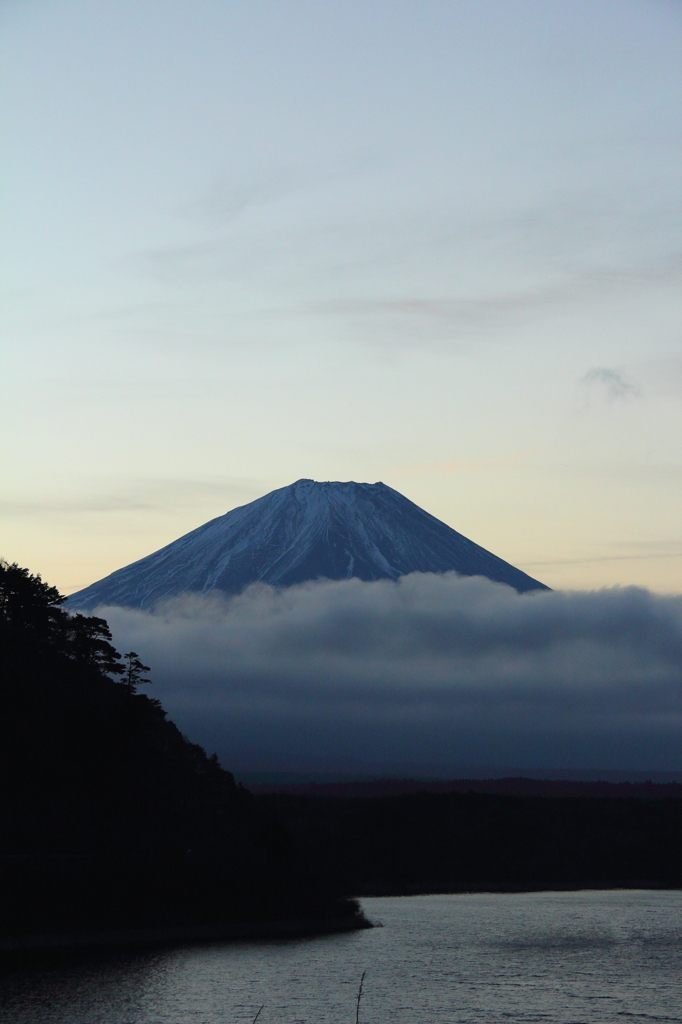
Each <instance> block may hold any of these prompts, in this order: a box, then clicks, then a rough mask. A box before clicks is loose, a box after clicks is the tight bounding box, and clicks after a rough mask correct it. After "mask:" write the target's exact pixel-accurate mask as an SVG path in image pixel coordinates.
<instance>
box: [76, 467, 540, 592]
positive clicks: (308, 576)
mask: <svg viewBox="0 0 682 1024" xmlns="http://www.w3.org/2000/svg"><path fill="white" fill-rule="evenodd" d="M450 570H454V571H456V572H459V573H461V574H462V575H464V576H487V577H488V578H489V579H491V580H496V581H498V582H500V583H507V584H509V585H510V586H512V587H515V588H516V590H518V591H519V592H522V591H526V590H535V589H546V588H545V587H544V584H542V583H538V581H537V580H534V579H532V578H531V577H530V576H527V575H526V574H525V573H524V572H522V571H521V570H520V569H516V568H514V566H512V565H509V563H508V562H504V561H503V560H502V559H501V558H497V557H496V556H495V555H492V554H491V553H490V552H489V551H486V550H485V548H482V547H480V546H479V545H478V544H475V543H474V542H473V541H470V540H467V538H466V537H463V536H462V535H461V534H459V533H457V532H456V531H455V530H453V529H451V527H449V526H447V525H446V524H445V523H443V522H441V521H440V520H439V519H436V518H435V517H434V516H432V515H429V513H428V512H425V511H424V510H423V509H421V508H419V506H418V505H415V504H414V503H413V502H411V501H409V500H408V499H407V498H405V497H403V495H402V494H400V493H399V492H398V491H394V490H393V489H392V488H391V487H387V486H386V484H383V483H375V484H364V483H355V482H353V481H348V482H346V483H341V482H338V481H327V482H317V481H315V480H297V481H296V482H295V483H293V484H290V485H289V486H288V487H281V488H279V489H278V490H276V491H271V492H270V493H269V494H266V495H264V496H263V497H262V498H257V499H256V501H252V502H250V503H249V504H248V505H242V506H241V507H240V508H235V509H232V511H231V512H228V513H226V515H223V516H219V517H218V518H217V519H212V520H211V521H210V522H208V523H205V524H204V525H203V526H200V527H199V528H198V529H196V530H192V532H191V533H187V534H185V536H184V537H180V538H179V539H178V540H176V541H173V543H171V544H168V545H167V546H166V547H163V548H161V549H160V550H159V551H156V552H154V553H153V554H151V555H147V557H146V558H142V559H140V560H139V561H137V562H133V563H132V564H131V565H128V566H125V567H124V568H123V569H118V570H117V571H116V572H114V573H112V574H111V575H110V576H107V577H106V578H105V579H103V580H99V581H98V582H97V583H93V584H92V585H91V586H89V587H86V588H85V590H81V591H79V592H78V593H76V594H72V595H71V597H70V598H69V606H70V607H73V608H94V607H96V606H97V605H105V604H108V605H112V604H113V605H125V606H128V607H135V608H149V607H152V606H153V605H154V604H156V603H157V602H158V601H160V600H162V599H164V598H168V597H172V596H174V595H176V594H179V593H182V592H183V591H188V590H189V591H198V592H200V593H207V592H208V591H211V590H214V589H219V590H223V591H225V592H226V593H228V594H236V593H239V592H240V591H241V590H243V589H244V587H246V586H248V584H249V583H255V582H257V581H262V582H264V583H270V584H272V585H274V586H280V587H286V586H290V585H291V584H293V583H302V582H304V581H306V580H313V579H318V578H326V579H332V580H338V579H349V578H350V577H353V576H355V577H358V578H360V579H362V580H376V579H385V578H388V579H397V578H398V577H399V576H404V575H406V574H407V573H410V572H447V571H450Z"/></svg>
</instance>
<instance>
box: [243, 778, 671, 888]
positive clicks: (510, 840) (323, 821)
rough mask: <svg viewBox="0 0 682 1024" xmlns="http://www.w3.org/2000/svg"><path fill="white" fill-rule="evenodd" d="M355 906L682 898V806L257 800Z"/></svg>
mask: <svg viewBox="0 0 682 1024" xmlns="http://www.w3.org/2000/svg"><path fill="white" fill-rule="evenodd" d="M257 799H258V800H259V802H260V803H261V804H262V806H264V807H267V808H268V809H269V810H270V811H272V812H273V813H275V814H276V815H277V816H278V818H279V820H280V821H281V822H282V824H283V825H284V826H285V827H286V828H287V829H288V830H289V831H290V832H291V834H292V835H293V837H294V839H295V840H296V842H297V843H298V844H299V846H300V848H301V849H302V850H303V851H305V853H306V854H307V856H309V857H310V858H311V859H314V860H315V861H316V862H317V863H319V864H321V865H323V866H324V870H325V872H326V873H327V877H328V879H329V881H330V882H333V884H335V885H339V886H341V887H342V888H344V889H345V890H347V891H348V892H352V893H354V894H356V895H358V896H361V895H364V896H381V895H408V894H411V893H426V892H466V891H478V890H489V891H505V890H509V891H514V890H539V889H573V888H585V887H592V888H611V887H626V888H632V887H634V888H639V887H642V888H650V887H654V888H656V887H660V888H678V887H680V886H682V799H679V798H665V797H664V798H658V799H657V798H653V799H651V798H646V797H631V798H618V797H615V798H612V797H551V796H550V797H547V796H505V795H499V794H491V793H475V792H470V793H429V792H421V793H408V794H402V795H399V796H380V797H364V798H361V797H331V796H326V797H325V796H295V795H291V794H284V793H277V794H268V795H262V796H259V797H257Z"/></svg>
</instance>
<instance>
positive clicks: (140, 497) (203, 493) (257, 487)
mask: <svg viewBox="0 0 682 1024" xmlns="http://www.w3.org/2000/svg"><path fill="white" fill-rule="evenodd" d="M262 491H263V484H262V483H259V482H256V481H251V480H243V481H241V480H221V479H214V480H196V479H186V480H147V481H132V482H126V483H123V484H121V487H120V490H119V491H118V492H117V493H115V494H112V493H107V494H99V495H92V494H90V495H87V496H86V495H81V496H78V497H72V498H68V499H65V498H64V497H63V496H61V495H46V496H45V497H43V498H40V499H36V500H33V501H11V500H6V501H2V502H0V515H5V516H37V517H48V518H51V517H54V516H55V515H56V514H66V515H80V514H83V513H121V512H122V513H125V512H154V513H159V512H164V513H172V512H174V511H176V510H177V509H180V508H194V507H202V508H203V507H205V506H206V504H210V503H214V504H216V505H217V506H218V510H217V511H216V513H215V514H216V515H221V514H222V513H223V512H228V511H229V510H230V509H231V508H234V507H235V505H238V504H241V503H246V502H248V501H253V499H254V498H257V497H259V496H260V495H261V494H262ZM200 525H201V523H197V526H200Z"/></svg>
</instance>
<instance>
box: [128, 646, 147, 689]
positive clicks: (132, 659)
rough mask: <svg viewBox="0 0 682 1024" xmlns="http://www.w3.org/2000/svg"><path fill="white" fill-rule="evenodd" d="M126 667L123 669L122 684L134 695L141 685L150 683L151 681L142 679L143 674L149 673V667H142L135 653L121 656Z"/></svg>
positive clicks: (131, 652) (130, 652)
mask: <svg viewBox="0 0 682 1024" xmlns="http://www.w3.org/2000/svg"><path fill="white" fill-rule="evenodd" d="M123 658H124V661H125V662H126V666H125V668H124V669H123V682H124V683H125V684H126V686H127V687H128V689H129V690H130V692H131V693H135V691H136V689H137V687H138V686H139V685H140V684H141V683H151V679H143V678H142V674H143V672H150V671H151V669H150V668H149V665H143V664H142V662H141V661H140V657H139V655H138V654H137V653H136V652H135V651H128V653H127V654H124V655H123Z"/></svg>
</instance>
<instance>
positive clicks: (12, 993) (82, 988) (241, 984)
mask: <svg viewBox="0 0 682 1024" xmlns="http://www.w3.org/2000/svg"><path fill="white" fill-rule="evenodd" d="M363 906H364V908H365V910H366V912H367V913H368V915H369V916H370V917H371V918H372V919H373V920H375V921H377V920H378V921H381V922H382V923H383V925H384V927H383V928H376V929H373V930H371V931H361V932H355V933H352V934H346V935H334V936H330V937H329V938H314V939H305V940H280V941H270V942H249V943H246V942H243V943H215V944H212V945H204V946H188V947H182V948H177V947H176V948H174V949H170V950H169V949H164V950H156V951H154V952H151V953H150V952H147V953H138V954H130V953H129V954H117V955H112V954H109V955H104V954H102V955H99V956H96V957H90V958H88V959H87V960H82V959H81V960H79V961H77V962H71V963H68V964H64V963H62V964H53V965H52V966H50V967H46V966H43V967H41V968H40V969H38V970H35V969H34V970H31V971H28V970H24V971H18V970H17V971H14V972H11V973H9V974H5V975H4V976H3V977H2V979H1V980H0V985H1V988H2V991H1V993H0V1020H2V1021H3V1022H11V1024H227V1022H237V1021H252V1020H253V1018H254V1016H255V1014H256V1011H257V1010H258V1007H259V1006H260V1005H261V1004H262V1003H264V1004H265V1007H264V1009H263V1012H262V1013H261V1015H260V1018H259V1024H304V1022H305V1024H341V1022H348V1024H353V1021H354V1020H355V996H356V993H357V986H358V981H359V979H360V975H361V974H362V972H363V971H366V972H367V976H366V979H365V986H364V992H363V999H362V1004H361V1011H360V1020H361V1021H362V1022H363V1024H384V1022H389V1021H390V1022H392V1024H441V1022H442V1024H460V1022H461V1024H469V1022H477V1024H494V1022H498V1021H499V1022H506V1024H514V1022H562V1024H563V1022H565V1024H569V1022H571V1024H573V1022H586V1024H591V1022H598V1024H609V1022H612V1021H613V1022H616V1021H617V1022H619V1024H626V1018H637V1020H639V1021H641V1022H642V1024H646V1022H647V1021H669V1022H671V1021H672V1022H675V1021H680V1022H682V893H680V892H645V891H637V892H579V893H524V894H515V895H499V894H477V895H456V896H413V897H405V898H387V899H367V900H364V901H363Z"/></svg>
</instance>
